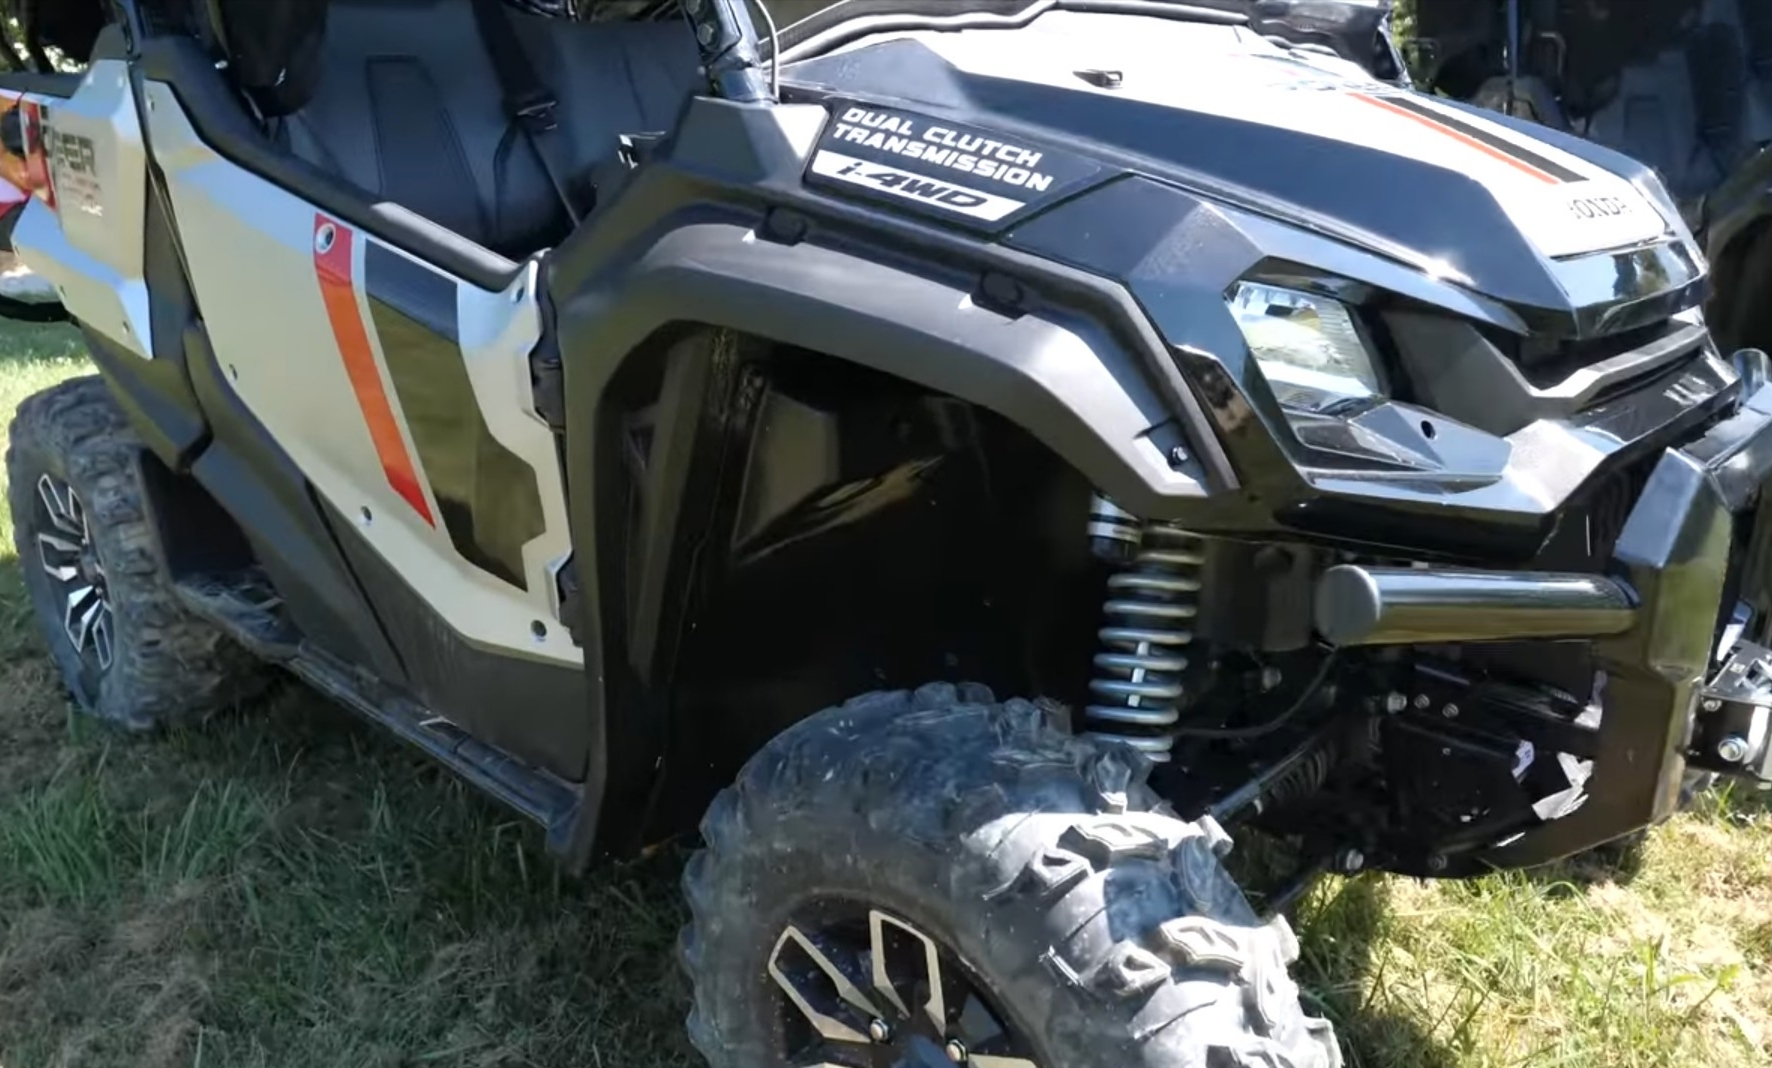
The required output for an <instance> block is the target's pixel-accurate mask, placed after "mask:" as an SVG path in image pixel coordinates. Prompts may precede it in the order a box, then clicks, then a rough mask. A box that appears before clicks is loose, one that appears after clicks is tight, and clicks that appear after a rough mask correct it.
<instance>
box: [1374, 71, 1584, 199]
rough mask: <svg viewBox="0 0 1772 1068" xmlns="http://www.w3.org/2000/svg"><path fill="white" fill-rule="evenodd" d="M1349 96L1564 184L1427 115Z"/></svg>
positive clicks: (1525, 171)
mask: <svg viewBox="0 0 1772 1068" xmlns="http://www.w3.org/2000/svg"><path fill="white" fill-rule="evenodd" d="M1348 95H1349V96H1352V97H1353V98H1354V99H1355V100H1359V101H1362V102H1364V103H1367V104H1371V105H1372V106H1373V107H1375V108H1381V109H1383V110H1385V111H1388V112H1390V113H1391V114H1392V115H1397V116H1401V117H1402V118H1405V119H1408V120H1409V121H1410V122H1414V123H1418V124H1420V125H1422V126H1425V127H1427V128H1428V129H1430V130H1432V131H1434V132H1435V133H1437V134H1440V135H1441V136H1442V137H1450V138H1452V139H1453V140H1454V141H1457V142H1458V143H1459V144H1461V145H1464V146H1465V147H1466V148H1474V149H1476V150H1477V151H1478V152H1481V153H1482V154H1483V155H1485V156H1488V157H1489V158H1490V159H1493V160H1499V161H1500V162H1502V163H1505V164H1507V165H1508V166H1509V167H1512V168H1513V169H1515V170H1517V171H1519V172H1520V173H1521V174H1524V175H1527V176H1528V177H1531V178H1536V179H1538V180H1539V181H1541V182H1547V183H1549V184H1551V185H1561V184H1563V183H1562V181H1561V179H1559V178H1557V177H1556V176H1555V175H1553V174H1549V173H1547V172H1545V171H1543V170H1540V169H1539V168H1537V167H1534V166H1533V165H1532V164H1530V163H1527V162H1526V161H1525V160H1523V159H1519V158H1517V157H1514V156H1510V155H1508V154H1507V153H1506V152H1503V151H1502V150H1501V149H1499V148H1496V147H1495V146H1494V145H1486V144H1484V143H1483V142H1481V141H1479V140H1477V139H1476V138H1474V137H1471V136H1470V135H1468V134H1465V133H1461V132H1459V131H1458V130H1455V129H1453V128H1452V127H1450V126H1445V125H1442V124H1441V123H1437V122H1435V121H1434V120H1433V119H1430V118H1428V117H1427V116H1426V115H1421V114H1417V113H1416V112H1413V111H1410V110H1409V109H1408V108H1400V107H1398V106H1397V105H1395V104H1393V103H1391V102H1390V101H1388V100H1384V99H1381V98H1379V97H1376V96H1367V95H1366V94H1365V93H1350V94H1348Z"/></svg>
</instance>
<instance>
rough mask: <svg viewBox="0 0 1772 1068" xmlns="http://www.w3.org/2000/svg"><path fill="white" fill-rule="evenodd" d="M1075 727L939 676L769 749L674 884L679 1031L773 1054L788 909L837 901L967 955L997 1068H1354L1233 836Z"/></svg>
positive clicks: (726, 1060)
mask: <svg viewBox="0 0 1772 1068" xmlns="http://www.w3.org/2000/svg"><path fill="white" fill-rule="evenodd" d="M1064 723H1065V717H1064V715H1063V712H1062V710H1060V709H1057V708H1054V707H1051V706H1048V705H1045V704H1033V703H1029V702H1027V701H1020V700H1014V701H1009V702H1007V703H1003V704H998V703H995V702H994V700H993V699H992V698H991V696H990V694H989V693H988V691H984V690H982V689H979V688H965V689H960V690H957V689H956V688H955V687H952V686H945V685H935V686H928V687H925V688H923V689H921V690H919V691H917V692H915V693H905V692H899V693H881V694H873V695H869V696H866V697H861V698H857V699H855V700H853V701H851V702H849V703H848V704H845V705H843V706H842V707H839V708H833V709H829V710H827V711H825V712H822V713H820V714H818V715H816V716H813V717H812V718H811V719H809V720H806V721H805V722H803V723H800V724H799V725H797V726H795V727H794V728H792V729H791V730H789V731H787V732H785V733H784V734H783V735H781V736H780V737H779V738H777V739H776V740H775V741H774V742H772V743H771V744H770V745H768V746H767V747H765V748H764V749H763V750H762V751H761V752H760V753H759V754H758V755H757V756H756V757H755V758H754V759H753V760H752V761H751V762H750V763H749V765H748V766H747V767H746V768H745V770H744V772H743V773H742V774H741V776H740V777H739V780H738V782H737V784H736V785H735V786H734V787H732V788H731V789H728V790H727V791H725V792H724V793H722V794H721V795H720V797H719V798H718V799H717V800H716V801H715V802H714V804H713V806H712V808H711V809H710V810H709V812H708V814H707V817H706V819H705V820H704V821H703V823H702V834H703V837H704V838H705V841H706V848H705V850H704V851H702V852H700V853H698V854H697V855H696V856H695V857H694V858H693V859H692V861H691V862H690V864H689V867H688V869H687V870H686V872H685V874H684V880H683V881H684V886H685V889H686V891H687V894H688V898H689V904H690V908H691V912H692V918H691V922H690V924H689V926H688V927H687V928H686V929H685V931H684V932H683V938H682V943H681V955H682V958H683V963H684V966H685V968H686V969H687V970H688V973H689V975H690V978H691V979H692V981H693V983H694V987H695V1004H694V1008H693V1010H692V1012H691V1014H690V1017H689V1033H690V1038H691V1040H692V1041H693V1042H694V1043H695V1045H696V1047H697V1048H698V1049H699V1050H700V1051H701V1053H702V1054H703V1055H704V1056H705V1057H706V1058H707V1059H708V1061H709V1062H710V1063H711V1064H712V1065H714V1066H715V1068H763V1066H770V1068H774V1066H776V1065H780V1064H782V1063H783V1052H782V1050H781V1049H780V1048H779V1045H780V1042H781V1035H782V1033H783V1028H784V1025H783V1023H782V1022H781V1021H782V1020H783V1018H784V1014H783V1006H784V1002H783V1001H782V999H780V998H779V996H778V995H777V991H776V988H775V986H774V984H773V982H772V978H771V975H770V972H769V966H770V963H771V961H772V954H775V953H777V952H779V950H778V948H777V947H778V945H779V944H783V943H781V942H780V940H781V939H782V937H783V932H784V929H786V928H787V927H788V926H790V925H791V924H793V923H794V922H795V921H794V917H795V916H796V915H799V914H802V913H803V910H805V909H807V908H808V907H816V906H815V903H816V902H818V901H844V902H849V903H854V904H858V905H859V906H860V907H862V908H864V909H868V910H878V911H879V912H881V913H884V914H886V915H888V916H890V917H892V918H893V919H894V920H896V921H902V922H903V923H905V924H906V925H908V926H909V927H911V928H914V929H916V930H919V931H922V932H926V933H927V935H928V936H929V938H930V939H931V940H933V942H934V943H937V944H939V945H940V946H941V947H942V948H943V949H944V951H951V952H952V953H953V955H954V957H955V958H957V959H958V961H960V962H961V963H962V966H963V968H964V970H966V971H967V972H968V973H969V974H970V976H971V977H972V981H973V982H974V983H975V985H976V986H977V988H978V989H979V990H980V992H981V994H982V995H983V996H984V997H985V998H987V999H989V1000H990V1001H991V1002H992V1003H993V1005H994V1007H995V1009H996V1010H998V1011H1000V1013H1001V1015H1002V1016H1003V1017H1004V1018H1005V1020H1006V1022H1007V1024H1008V1025H1009V1027H1010V1028H1012V1029H1013V1030H1014V1031H1015V1032H1016V1033H1017V1034H1018V1035H1019V1036H1021V1037H1022V1038H1024V1039H1025V1044H1026V1046H1027V1047H1028V1048H1029V1052H1028V1053H1027V1054H1026V1055H1025V1057H1024V1058H1023V1059H1021V1060H1019V1061H1014V1062H1011V1061H1003V1062H999V1063H1002V1064H1011V1063H1014V1064H1017V1065H1018V1068H1019V1066H1025V1064H1026V1063H1027V1062H1028V1061H1031V1062H1032V1063H1033V1064H1035V1065H1037V1066H1038V1068H1110V1066H1111V1068H1123V1066H1143V1068H1182V1066H1187V1068H1336V1066H1338V1065H1340V1064H1341V1055H1340V1051H1339V1049H1338V1047H1337V1045H1336V1042H1335V1038H1334V1035H1333V1033H1332V1031H1331V1028H1330V1026H1329V1023H1328V1022H1327V1021H1325V1020H1320V1019H1312V1018H1309V1017H1306V1016H1305V1014H1304V1012H1303V1011H1302V1009H1301V1007H1300V1005H1299V996H1298V988H1297V986H1296V985H1295V984H1294V983H1293V981H1292V980H1291V978H1290V977H1289V976H1288V974H1287V965H1288V964H1289V963H1290V962H1292V961H1293V960H1295V959H1296V958H1297V954H1298V943H1297V941H1296V939H1295V938H1294V937H1293V934H1292V932H1291V930H1290V928H1289V927H1287V925H1286V923H1285V921H1284V920H1283V919H1280V920H1276V921H1274V922H1272V923H1268V924H1262V923H1260V922H1259V921H1258V920H1257V918H1256V916H1255V914H1254V912H1253V911H1252V910H1251V909H1250V907H1249V905H1248V903H1247V902H1246V901H1245V900H1244V898H1243V895H1242V893H1241V891H1240V890H1239V889H1238V888H1237V886H1236V885H1235V883H1234V882H1233V881H1232V880H1231V878H1230V876H1229V875H1228V874H1226V872H1225V871H1224V869H1223V868H1222V867H1221V866H1220V864H1219V856H1220V855H1221V854H1222V852H1223V851H1224V850H1225V849H1226V848H1228V846H1229V839H1228V837H1227V836H1226V835H1225V834H1224V832H1223V830H1222V829H1220V828H1219V827H1218V825H1217V824H1216V823H1214V822H1212V821H1210V820H1202V821H1199V822H1196V823H1188V822H1185V821H1183V820H1181V819H1179V818H1177V817H1176V816H1175V815H1174V813H1173V811H1172V810H1170V809H1169V808H1168V807H1167V805H1166V804H1164V803H1162V802H1161V801H1160V799H1159V798H1158V797H1157V796H1156V795H1155V794H1154V792H1153V791H1151V789H1150V788H1149V787H1148V786H1147V785H1146V783H1145V778H1146V775H1147V773H1148V771H1149V765H1148V764H1147V763H1146V762H1145V760H1144V758H1143V757H1141V756H1137V755H1135V754H1133V753H1131V752H1130V751H1127V750H1124V749H1121V748H1119V747H1117V746H1108V745H1105V744H1103V743H1100V742H1098V741H1095V740H1093V739H1088V738H1077V737H1073V736H1072V735H1071V734H1070V733H1069V731H1068V728H1067V727H1066V726H1065V725H1064ZM875 945H876V947H877V945H878V943H876V944H875ZM879 955H880V954H878V953H874V954H872V956H870V957H869V959H872V957H873V956H879ZM862 970H863V974H858V975H854V976H852V977H851V979H852V980H853V982H854V983H855V985H856V986H857V987H858V988H860V989H861V990H862V991H863V992H864V994H865V996H867V997H869V998H870V999H872V1000H873V1001H874V1002H876V1003H879V1002H880V1000H881V999H880V997H879V995H878V993H877V989H878V988H877V986H873V987H870V985H869V981H868V979H869V977H868V975H867V974H866V969H865V966H864V968H863V969H862ZM900 1000H904V1001H911V999H909V998H901V999H900ZM912 1004H913V1005H914V1004H915V1003H914V1001H913V1002H912ZM950 1007H951V1006H950ZM859 1026H863V1027H865V1026H866V1024H865V1023H863V1024H860V1025H859ZM893 1026H894V1027H896V1026H898V1025H897V1024H894V1025H893ZM935 1048H936V1049H940V1048H941V1047H940V1046H937V1047H935ZM859 1055H860V1056H864V1057H865V1056H866V1051H865V1050H863V1051H862V1052H861V1053H860V1054H859ZM925 1059H926V1058H925ZM937 1059H939V1058H937ZM888 1060H889V1059H881V1058H878V1057H876V1058H875V1060H874V1061H873V1062H872V1063H888ZM845 1063H857V1064H863V1063H870V1062H869V1061H868V1060H861V1059H857V1060H853V1061H852V1062H851V1061H845ZM902 1063H907V1064H914V1063H923V1060H919V1059H915V1058H912V1059H907V1060H905V1061H903V1062H902ZM976 1063H977V1064H979V1065H988V1064H989V1063H990V1062H989V1061H987V1060H986V1059H985V1058H984V1057H979V1058H977V1061H976Z"/></svg>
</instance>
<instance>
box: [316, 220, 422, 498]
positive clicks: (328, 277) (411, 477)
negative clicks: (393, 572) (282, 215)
mask: <svg viewBox="0 0 1772 1068" xmlns="http://www.w3.org/2000/svg"><path fill="white" fill-rule="evenodd" d="M353 237H354V235H353V234H352V232H351V229H350V227H347V226H344V225H343V224H341V223H337V222H334V221H333V220H331V219H328V218H327V217H326V216H324V215H315V216H314V273H315V274H316V275H317V276H318V277H319V279H320V297H321V299H322V300H323V301H325V303H326V318H327V321H329V322H330V323H331V324H332V336H333V338H334V339H335V340H336V341H337V342H338V354H339V357H340V358H341V359H343V360H344V365H345V374H346V375H348V376H350V379H351V391H352V392H353V393H355V394H356V395H357V407H359V408H361V409H362V411H363V421H364V423H366V424H368V426H369V438H370V440H371V441H373V442H374V443H375V454H376V456H377V457H378V458H380V460H381V469H382V473H383V474H385V475H387V477H388V485H389V486H392V487H393V489H394V492H395V493H398V494H399V495H400V497H401V499H403V500H404V501H405V502H406V503H407V504H410V505H411V506H412V510H413V511H415V512H417V513H418V514H419V515H420V516H421V517H423V519H424V521H425V522H426V523H429V524H430V525H431V526H433V527H434V526H436V525H437V521H436V519H435V518H433V517H432V515H431V506H430V503H429V502H427V501H426V500H425V491H424V488H423V487H421V486H420V485H419V482H418V471H417V469H416V468H415V467H414V466H413V464H412V455H411V454H410V453H408V452H407V451H406V441H405V439H403V438H402V437H401V436H400V421H399V419H398V417H396V416H395V415H394V406H393V405H392V404H390V403H389V402H388V391H387V389H386V387H384V386H383V385H382V380H381V369H380V368H379V367H377V366H376V364H375V350H374V349H373V348H371V347H370V344H369V331H368V329H367V328H366V327H365V326H364V325H363V313H362V311H361V310H360V309H359V308H358V307H357V287H356V284H355V282H354V281H353V279H352V268H351V265H352V257H351V244H352V240H353Z"/></svg>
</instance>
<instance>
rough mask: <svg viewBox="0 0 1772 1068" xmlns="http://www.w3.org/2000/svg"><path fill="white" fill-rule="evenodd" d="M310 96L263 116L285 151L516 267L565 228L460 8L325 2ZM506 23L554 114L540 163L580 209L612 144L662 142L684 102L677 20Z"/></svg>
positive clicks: (467, 12) (690, 87) (689, 50)
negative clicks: (654, 138) (553, 171)
mask: <svg viewBox="0 0 1772 1068" xmlns="http://www.w3.org/2000/svg"><path fill="white" fill-rule="evenodd" d="M327 9H328V10H327V17H326V24H325V30H324V36H323V40H322V43H321V45H320V48H319V55H318V63H317V68H318V69H317V72H316V77H315V79H314V84H313V88H312V91H311V93H310V94H307V99H306V102H305V104H302V105H301V106H300V107H299V108H297V109H294V110H293V111H291V112H290V113H289V114H287V115H284V116H282V117H281V118H278V119H275V120H273V121H274V122H275V123H276V125H277V130H276V133H277V136H278V137H279V139H280V140H281V143H282V144H283V145H284V146H285V147H286V149H287V150H288V151H290V152H291V153H293V154H295V155H296V156H298V157H300V158H302V159H303V160H306V161H307V162H309V163H311V164H313V165H315V166H318V167H320V168H322V169H324V170H326V171H329V172H331V173H332V174H334V175H336V176H338V177H340V178H343V179H345V180H346V181H348V182H350V183H351V184H353V185H355V186H357V187H358V188H360V189H362V190H364V191H365V192H367V193H368V194H370V195H371V196H374V197H378V198H381V199H385V200H389V201H392V202H394V203H396V204H399V205H401V206H402V207H405V208H407V209H408V210H410V211H412V212H414V213H416V214H418V215H421V216H423V217H425V218H427V219H429V220H431V221H432V222H435V223H437V224H438V225H440V226H443V227H445V228H447V229H449V230H451V231H454V232H455V233H457V234H460V235H461V236H463V237H465V238H468V239H469V240H471V241H474V242H476V243H478V244H480V245H482V246H484V247H486V248H488V249H491V250H493V251H495V252H498V253H500V254H501V255H505V256H510V257H512V258H519V259H520V258H522V257H524V256H526V255H528V254H530V253H532V252H534V251H536V250H537V249H540V248H543V247H546V246H548V245H550V244H553V243H555V242H557V241H558V240H559V239H560V237H562V236H563V235H564V234H565V233H566V232H567V230H568V228H569V226H570V222H569V219H568V216H567V213H566V210H565V206H564V205H563V204H562V203H561V200H560V196H559V194H558V192H557V191H556V190H555V188H554V186H553V184H552V183H551V182H550V181H549V180H548V177H547V172H546V170H545V169H544V168H543V166H542V164H541V162H540V160H539V159H538V158H537V156H536V154H535V151H534V149H533V148H532V147H531V146H530V145H529V144H528V142H527V140H526V139H525V137H524V136H523V134H522V133H521V131H520V130H519V129H518V128H517V127H516V125H515V124H514V123H512V121H511V120H510V119H509V118H508V117H507V115H506V114H505V111H504V107H503V93H502V91H501V86H500V83H499V80H498V76H497V72H496V71H495V69H494V68H493V66H492V61H491V58H490V53H489V52H488V51H487V49H486V46H485V43H484V42H483V41H482V39H481V37H480V34H479V28H478V25H477V23H476V21H475V18H474V10H473V0H331V2H330V3H329V4H327ZM509 18H510V20H511V22H512V24H513V26H514V28H515V30H516V32H517V35H518V37H519V39H520V40H521V42H522V43H523V46H524V49H525V51H526V52H527V54H528V56H529V57H530V58H531V59H532V61H533V63H534V67H535V72H536V74H537V76H538V77H539V79H540V80H541V81H542V83H543V84H545V85H547V86H548V87H549V88H550V89H552V90H553V92H554V94H555V96H556V97H557V98H558V100H559V102H560V106H559V109H558V115H557V117H558V122H559V128H558V130H556V131H555V132H554V133H553V134H550V135H549V136H550V138H551V140H552V148H551V152H552V154H553V155H554V157H555V160H556V161H557V163H558V164H559V165H560V168H561V169H562V170H563V171H564V172H565V173H564V174H563V175H562V178H563V179H564V180H566V181H567V182H568V183H570V184H572V185H573V186H574V190H573V192H574V199H575V202H576V203H578V204H580V205H585V204H588V203H591V201H592V199H593V196H594V191H593V190H591V189H590V185H591V179H592V176H593V174H595V173H596V172H597V171H598V170H600V169H602V168H603V167H604V166H605V165H607V164H608V163H610V162H611V161H613V160H614V158H615V154H616V151H617V148H618V145H619V138H620V137H621V135H623V134H638V133H653V132H662V131H665V130H668V129H669V128H670V126H671V124H672V123H673V121H674V120H675V118H676V115H677V112H678V110H679V109H680V108H681V106H682V104H683V102H684V100H685V99H686V98H687V97H688V95H689V94H690V93H691V92H693V91H694V87H695V85H696V78H697V76H696V66H697V62H698V57H697V52H696V48H695V41H694V39H693V37H692V36H691V30H690V29H689V27H688V24H687V23H686V22H685V21H683V20H672V21H669V22H589V23H575V22H569V21H566V20H562V19H550V18H540V17H536V16H533V15H528V14H524V13H521V12H518V11H515V10H513V11H511V12H510V13H509Z"/></svg>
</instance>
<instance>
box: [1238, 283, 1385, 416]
mask: <svg viewBox="0 0 1772 1068" xmlns="http://www.w3.org/2000/svg"><path fill="white" fill-rule="evenodd" d="M1228 302H1229V304H1230V309H1231V313H1232V314H1233V315H1235V316H1236V318H1237V325H1238V326H1239V327H1240V328H1241V329H1242V331H1243V338H1244V340H1246V341H1247V342H1248V343H1249V351H1250V354H1251V355H1253V356H1254V357H1255V362H1256V364H1257V366H1259V367H1260V368H1261V372H1262V376H1263V377H1264V378H1266V379H1267V383H1268V386H1269V387H1270V388H1272V389H1273V391H1274V397H1275V399H1277V400H1278V401H1279V402H1280V405H1281V406H1282V407H1285V408H1289V409H1291V410H1293V411H1300V412H1311V413H1315V414H1329V413H1331V412H1334V411H1338V410H1344V409H1348V408H1361V407H1365V406H1366V404H1368V403H1370V402H1372V401H1375V400H1379V399H1381V398H1383V397H1384V396H1385V383H1384V379H1383V377H1382V376H1381V375H1380V373H1379V367H1378V363H1377V361H1375V360H1374V359H1373V357H1372V349H1371V347H1370V346H1369V345H1368V344H1367V343H1366V338H1365V334H1364V333H1363V332H1362V331H1361V329H1360V325H1359V323H1358V321H1356V319H1355V318H1354V314H1353V311H1352V309H1350V308H1349V307H1348V306H1347V305H1345V304H1343V303H1342V302H1341V301H1338V300H1336V299H1334V298H1332V297H1324V296H1319V295H1317V294H1315V293H1305V292H1302V291H1300V290H1296V289H1285V288H1282V287H1280V286H1272V285H1266V284H1264V283H1260V282H1239V283H1237V285H1236V287H1235V288H1233V289H1232V290H1231V293H1230V297H1229V300H1228Z"/></svg>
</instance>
